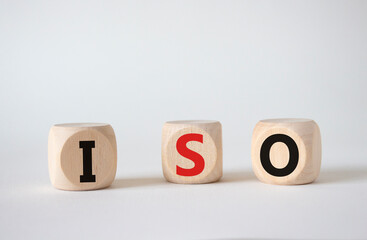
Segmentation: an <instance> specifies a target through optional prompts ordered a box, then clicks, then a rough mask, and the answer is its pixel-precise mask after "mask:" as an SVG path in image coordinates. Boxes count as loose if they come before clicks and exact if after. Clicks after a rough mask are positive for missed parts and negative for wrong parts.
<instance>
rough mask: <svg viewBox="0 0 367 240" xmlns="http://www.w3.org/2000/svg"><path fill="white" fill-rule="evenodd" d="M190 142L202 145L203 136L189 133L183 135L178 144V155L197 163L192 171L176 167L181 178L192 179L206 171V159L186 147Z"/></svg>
mask: <svg viewBox="0 0 367 240" xmlns="http://www.w3.org/2000/svg"><path fill="white" fill-rule="evenodd" d="M190 141H197V142H200V143H203V135H202V134H196V133H189V134H185V135H182V136H181V137H180V138H179V139H178V140H177V143H176V148H177V151H178V153H179V154H180V155H181V156H183V157H185V158H188V159H190V160H191V161H193V162H194V163H195V166H194V167H193V168H190V169H186V168H181V167H179V166H176V173H177V175H180V176H185V177H191V176H196V175H198V174H200V173H201V172H202V171H203V170H204V166H205V162H204V158H203V157H202V156H201V155H200V154H199V153H197V152H194V151H192V150H190V149H188V148H187V147H186V144H187V143H188V142H190Z"/></svg>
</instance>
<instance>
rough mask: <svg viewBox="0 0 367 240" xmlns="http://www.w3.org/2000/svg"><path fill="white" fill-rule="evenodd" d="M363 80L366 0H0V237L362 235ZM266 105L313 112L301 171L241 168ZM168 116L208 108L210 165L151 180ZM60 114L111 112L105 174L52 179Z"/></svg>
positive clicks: (282, 112)
mask: <svg viewBox="0 0 367 240" xmlns="http://www.w3.org/2000/svg"><path fill="white" fill-rule="evenodd" d="M366 81H367V1H168V0H167V1H90V0H89V1H49V0H44V1H38V0H36V1H17V0H15V1H14V0H9V1H4V0H0V112H1V115H0V116H1V117H0V156H1V158H0V159H1V167H0V169H1V174H0V238H1V239H25V238H27V239H69V238H72V239H94V238H95V239H135V238H145V239H152V238H164V239H176V238H184V239H221V238H244V239H248V238H250V239H251V238H255V239H256V238H257V239H264V238H265V239H266V238H302V239H325V238H326V239H336V238H341V239H357V238H364V239H367V228H366V223H367V192H366V190H367V161H366V160H367V159H366V155H367V150H366V149H367V148H366V147H365V145H366V143H367V137H366V136H367V124H366V121H367V111H366V103H367V97H366V88H367V83H366ZM278 117H305V118H311V119H314V120H315V121H316V122H317V123H318V124H319V126H320V129H321V134H322V141H323V142H322V143H323V163H322V169H321V175H320V177H319V179H318V180H317V181H316V182H315V183H313V184H309V185H303V186H273V185H267V184H263V183H261V182H259V181H258V180H257V179H256V178H255V176H254V174H253V173H252V169H251V159H250V146H251V134H252V129H253V127H254V125H255V124H256V122H257V121H258V120H260V119H264V118H278ZM179 119H214V120H219V121H221V123H222V125H223V144H224V149H223V150H224V176H223V179H222V181H220V182H218V183H214V184H205V185H178V184H170V183H167V182H165V181H164V179H163V174H162V170H161V159H160V144H161V142H160V141H161V128H162V125H163V123H164V122H165V121H168V120H179ZM64 122H107V123H110V124H111V125H112V126H113V127H114V129H115V132H116V136H117V143H118V169H117V176H116V180H115V182H114V183H113V185H112V187H110V188H108V189H105V190H100V191H89V192H65V191H59V190H56V189H54V188H53V187H52V186H51V183H50V181H49V179H48V167H47V137H48V131H49V128H50V127H51V126H52V125H53V124H55V123H64ZM87 237H88V238H87Z"/></svg>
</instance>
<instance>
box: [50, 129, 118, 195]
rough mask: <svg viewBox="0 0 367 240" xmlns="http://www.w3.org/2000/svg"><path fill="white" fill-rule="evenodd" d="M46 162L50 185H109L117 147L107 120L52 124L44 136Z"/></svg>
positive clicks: (69, 187) (85, 187) (71, 187)
mask: <svg viewBox="0 0 367 240" xmlns="http://www.w3.org/2000/svg"><path fill="white" fill-rule="evenodd" d="M48 166H49V173H50V179H51V182H52V184H53V185H54V187H56V188H59V189H62V190H92V189H99V188H105V187H108V186H109V185H111V183H112V182H113V180H114V178H115V175H116V167H117V147H116V138H115V133H114V131H113V129H112V127H111V126H110V125H109V124H104V123H69V124H56V125H54V126H53V127H52V128H51V130H50V133H49V137H48Z"/></svg>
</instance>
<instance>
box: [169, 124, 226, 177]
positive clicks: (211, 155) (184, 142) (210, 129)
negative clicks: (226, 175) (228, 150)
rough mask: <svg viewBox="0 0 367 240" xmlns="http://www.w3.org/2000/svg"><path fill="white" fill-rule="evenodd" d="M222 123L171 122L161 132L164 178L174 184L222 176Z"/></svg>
mask: <svg viewBox="0 0 367 240" xmlns="http://www.w3.org/2000/svg"><path fill="white" fill-rule="evenodd" d="M222 165H223V163H222V125H221V124H220V122H218V121H201V120H195V121H171V122H166V123H165V124H164V126H163V131H162V167H163V174H164V177H165V178H166V179H167V181H169V182H173V183H210V182H215V181H218V180H219V179H220V178H221V177H222V168H223V167H222Z"/></svg>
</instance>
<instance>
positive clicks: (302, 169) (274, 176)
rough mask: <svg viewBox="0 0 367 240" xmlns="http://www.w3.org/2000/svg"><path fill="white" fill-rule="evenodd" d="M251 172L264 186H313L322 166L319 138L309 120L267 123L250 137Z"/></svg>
mask: <svg viewBox="0 0 367 240" xmlns="http://www.w3.org/2000/svg"><path fill="white" fill-rule="evenodd" d="M251 158H252V168H253V170H254V172H255V175H256V176H257V178H258V179H259V180H260V181H262V182H265V183H270V184H280V185H293V184H306V183H310V182H313V181H314V180H315V179H316V178H317V177H318V175H319V172H320V166H321V136H320V129H319V127H318V125H317V124H316V123H315V122H314V121H313V120H309V119H268V120H262V121H260V122H258V123H257V124H256V126H255V129H254V132H253V135H252V146H251Z"/></svg>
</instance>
